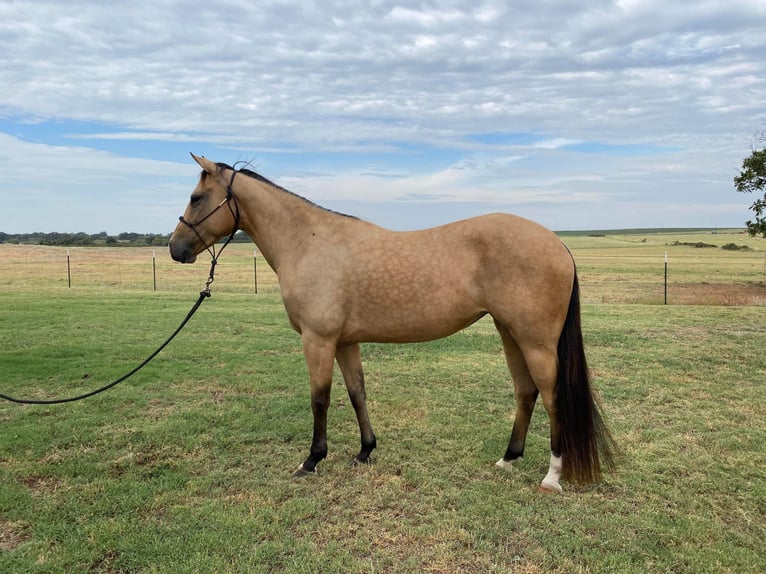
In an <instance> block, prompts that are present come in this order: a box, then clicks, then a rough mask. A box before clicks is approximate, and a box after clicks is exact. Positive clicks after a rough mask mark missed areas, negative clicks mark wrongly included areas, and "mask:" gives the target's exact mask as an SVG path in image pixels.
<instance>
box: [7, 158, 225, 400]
mask: <svg viewBox="0 0 766 574" xmlns="http://www.w3.org/2000/svg"><path fill="white" fill-rule="evenodd" d="M234 175H236V171H235V172H234V174H232V176H231V181H230V182H229V185H228V187H227V189H226V199H225V200H224V201H223V202H221V203H220V204H219V205H218V207H216V208H215V209H214V210H213V213H214V212H215V211H217V210H218V208H220V207H221V206H222V205H223V204H224V203H229V202H230V200H231V202H232V203H234V208H233V209H232V207H231V205H229V210H230V211H231V213H232V215H233V216H234V229H232V231H231V234H229V237H228V238H227V239H226V241H225V242H224V244H223V245H222V246H221V249H219V250H218V253H217V254H216V252H215V246H213V247H212V249H211V246H208V245H205V248H206V249H207V250H208V252H210V254H211V255H212V256H213V260H212V261H211V262H210V274H209V275H208V278H207V281H206V282H205V288H204V289H203V290H202V291H200V293H199V298H198V299H197V301H196V303H194V305H193V306H192V308H191V309H190V310H189V312H188V313H187V314H186V317H184V319H183V321H181V324H180V325H178V327H177V328H176V330H175V331H173V333H172V334H171V335H170V337H168V338H167V339H166V340H165V342H164V343H162V345H160V346H159V347H158V348H157V350H156V351H154V352H153V353H152V354H151V355H149V356H148V357H147V358H146V359H144V361H143V362H142V363H141V364H140V365H138V366H137V367H135V368H134V369H133V370H132V371H130V372H128V373H126V374H124V375H123V376H121V377H120V378H119V379H117V380H115V381H112V382H111V383H109V384H108V385H104V386H103V387H100V388H98V389H96V390H95V391H90V392H88V393H84V394H82V395H77V396H76V397H68V398H66V399H49V400H35V399H18V398H15V397H11V396H8V395H5V394H3V393H0V399H5V400H6V401H11V402H12V403H18V404H22V405H60V404H63V403H73V402H75V401H81V400H83V399H87V398H88V397H92V396H93V395H97V394H99V393H103V392H104V391H108V390H109V389H111V388H112V387H115V386H117V385H119V384H120V383H121V382H123V381H124V380H126V379H129V378H130V377H132V376H133V375H135V374H136V373H137V372H138V371H140V370H141V369H143V368H144V367H145V366H146V365H147V364H148V363H149V362H150V361H151V360H152V359H154V357H156V356H157V355H159V354H160V351H162V350H163V349H164V348H165V347H167V346H168V345H169V344H170V341H172V340H173V339H175V337H176V335H178V333H180V332H181V329H183V328H184V327H185V326H186V323H188V322H189V319H191V318H192V316H193V315H194V313H196V312H197V309H199V308H200V306H201V305H202V302H203V301H204V300H205V299H207V298H208V297H210V296H211V293H210V285H212V283H213V281H214V280H215V266H216V265H217V264H218V258H219V257H220V256H221V253H223V250H224V249H226V246H227V245H228V244H229V243H230V242H231V240H232V239H234V235H235V234H236V233H237V230H238V229H239V204H238V203H237V199H236V198H235V197H234V193H233V192H232V189H231V184H232V183H234ZM210 215H212V213H210V214H208V215H207V216H205V217H204V218H203V219H202V220H200V221H198V222H197V223H196V224H192V223H188V222H187V221H186V220H184V219H183V217H181V218H180V220H181V221H182V222H183V223H185V224H186V225H187V226H188V227H190V228H191V229H192V230H193V231H194V232H195V233H196V234H197V236H198V237H199V232H198V231H197V230H196V229H195V226H196V225H199V224H200V223H202V221H204V220H205V219H207V218H208V217H210ZM200 239H202V238H201V237H200ZM203 244H205V242H204V241H203Z"/></svg>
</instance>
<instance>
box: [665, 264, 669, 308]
mask: <svg viewBox="0 0 766 574" xmlns="http://www.w3.org/2000/svg"><path fill="white" fill-rule="evenodd" d="M667 304H668V252H667V251H666V252H665V305H667Z"/></svg>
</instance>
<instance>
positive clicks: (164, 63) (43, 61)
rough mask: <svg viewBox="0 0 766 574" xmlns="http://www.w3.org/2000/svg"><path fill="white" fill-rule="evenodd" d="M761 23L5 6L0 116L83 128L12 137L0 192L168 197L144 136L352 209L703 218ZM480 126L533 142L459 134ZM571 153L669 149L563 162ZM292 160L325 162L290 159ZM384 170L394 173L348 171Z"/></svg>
mask: <svg viewBox="0 0 766 574" xmlns="http://www.w3.org/2000/svg"><path fill="white" fill-rule="evenodd" d="M764 28H766V5H764V3H763V2H761V1H759V0H750V1H744V0H736V1H732V0H726V1H724V0H717V1H708V2H698V3H668V2H664V1H660V0H651V1H648V0H647V1H641V2H632V1H619V2H603V1H595V0H589V1H585V2H580V3H575V4H573V3H571V2H564V1H563V0H562V1H553V2H546V3H537V4H535V3H523V4H519V3H511V2H505V1H501V0H483V1H479V2H465V1H458V0H449V1H447V2H434V1H429V0H426V1H424V2H420V3H418V4H416V5H415V4H407V3H401V2H394V1H391V0H380V1H376V2H370V3H365V4H359V3H349V2H344V1H340V0H337V1H335V0H327V1H324V2H318V1H314V2H312V1H308V2H285V1H279V2H277V1H263V2H258V3H253V2H246V1H244V0H227V1H226V2H216V3H208V4H198V3H189V2H181V1H170V0H157V1H155V2H152V3H151V4H150V5H149V4H138V3H123V4H121V5H120V6H119V7H115V5H113V4H110V3H105V2H92V1H85V0H73V1H72V2H67V3H62V2H58V1H53V0H50V1H35V2H32V1H31V0H29V1H20V2H4V3H0V46H3V47H4V48H3V50H2V55H0V76H2V78H3V90H0V121H2V118H3V117H5V118H10V120H9V121H11V122H16V123H19V122H23V121H37V122H43V123H45V122H56V121H62V120H63V121H67V122H77V121H80V122H89V123H94V124H98V126H99V129H97V130H90V132H93V131H95V132H97V133H87V134H82V133H76V132H73V133H70V134H65V135H68V136H70V137H69V138H68V142H69V143H70V144H71V145H62V143H61V141H60V140H57V141H56V142H55V144H52V143H50V142H42V143H48V144H49V145H47V146H46V145H42V144H41V143H40V142H38V143H37V144H34V145H33V144H32V142H31V141H27V140H25V139H24V138H23V137H21V136H18V137H12V138H11V135H9V134H12V132H8V134H6V135H5V136H4V137H2V138H0V162H2V164H3V167H4V168H5V169H6V171H7V170H9V169H14V167H12V166H15V169H16V172H15V173H16V175H13V176H11V177H10V178H6V179H5V181H4V182H3V183H0V193H10V192H12V191H13V190H12V189H11V188H10V187H8V186H9V185H16V182H17V181H26V182H30V181H35V180H39V181H41V182H54V181H56V182H58V184H59V185H62V186H63V185H65V182H69V183H72V184H74V183H76V182H78V181H81V179H82V178H83V177H87V178H89V180H93V181H99V182H101V183H102V184H103V187H109V186H111V185H112V184H113V182H115V181H125V182H132V184H133V185H134V186H136V187H137V188H141V189H146V187H145V185H147V183H146V182H147V181H150V180H151V178H152V177H156V176H158V175H159V173H158V171H159V172H161V173H162V174H163V176H165V177H169V178H172V177H177V178H179V180H181V181H184V185H185V184H186V182H187V179H186V178H187V175H186V174H187V168H185V167H182V166H181V165H177V164H176V163H175V161H176V160H175V159H174V161H172V162H151V161H148V160H134V159H131V158H130V157H129V156H130V155H131V152H130V151H129V148H128V147H127V146H129V145H134V146H141V145H147V144H150V143H151V144H157V143H158V142H162V143H165V144H167V145H176V144H179V143H188V145H189V147H190V148H192V149H191V150H189V151H195V149H194V148H195V147H196V146H198V145H200V144H203V143H204V144H207V145H208V146H214V149H218V150H221V152H222V153H223V154H224V155H225V154H226V153H230V154H231V156H229V157H218V158H213V159H216V160H222V161H234V160H236V159H238V158H237V157H236V154H237V153H243V154H246V155H247V154H252V153H255V154H256V155H258V154H263V155H265V156H266V159H265V160H264V161H265V165H266V166H270V165H272V164H270V163H269V162H270V161H271V158H272V157H273V156H275V155H276V154H277V153H280V152H281V153H282V154H284V155H286V156H288V155H289V156H290V159H289V160H286V159H283V160H282V162H281V163H280V165H279V168H278V173H277V175H281V176H284V177H285V178H286V180H287V181H294V182H295V184H296V185H297V186H298V187H299V188H300V189H296V191H302V190H304V191H305V192H310V191H312V186H316V188H315V191H314V193H316V194H317V196H318V197H322V198H324V197H327V198H328V199H330V200H333V201H334V200H343V199H344V198H351V197H353V198H356V197H358V190H359V189H365V190H366V191H365V195H364V197H365V198H366V199H367V200H369V201H373V200H375V199H378V200H381V201H383V200H385V201H395V200H396V198H400V197H404V198H412V197H416V196H420V197H429V198H434V197H440V198H444V201H446V202H452V203H456V202H461V201H469V200H475V201H479V200H481V201H487V202H489V203H493V202H495V203H496V202H498V201H506V200H507V201H508V202H511V201H515V205H517V206H523V204H524V203H525V202H535V200H537V201H538V202H543V203H544V202H550V201H553V200H554V199H555V200H556V201H557V202H558V201H559V200H560V201H567V198H569V200H570V201H571V202H572V204H573V206H574V207H573V211H572V215H573V216H574V215H576V214H577V213H578V212H577V206H578V205H582V204H584V203H587V202H591V204H590V205H589V206H588V207H587V210H588V212H587V213H585V211H582V221H591V219H592V218H593V217H596V216H597V215H598V213H599V202H601V203H602V204H603V205H605V206H606V207H605V209H604V210H603V211H601V213H602V217H603V218H604V219H605V220H607V222H608V220H609V219H610V218H611V217H612V216H613V214H614V209H615V208H614V204H610V203H609V200H610V198H611V199H614V198H617V199H615V201H619V198H620V197H621V195H620V194H621V193H624V190H629V192H630V193H632V194H636V195H643V196H644V197H646V199H647V201H646V203H645V204H646V205H648V204H650V203H651V202H652V201H656V202H658V203H663V202H665V201H667V197H668V196H669V195H671V194H675V193H683V194H685V195H684V197H686V198H688V199H689V200H690V201H698V202H701V204H702V205H718V204H720V203H721V201H728V198H729V196H727V195H726V194H728V193H729V187H730V184H729V182H730V181H731V178H732V177H733V175H735V173H734V172H735V170H736V168H737V166H738V164H739V162H740V161H741V158H742V156H743V155H745V154H746V153H747V151H748V149H749V144H750V137H751V134H752V132H754V131H755V130H756V129H758V127H759V126H760V122H761V119H762V118H763V117H764V115H766V114H765V113H764V109H763V102H764V101H766V62H765V61H764V58H763V54H764V53H766V39H765V36H766V35H764V34H763V30H764ZM101 127H103V129H100V128H101ZM482 133H522V134H532V135H533V136H534V138H532V139H531V140H530V142H531V143H530V142H527V143H519V144H515V145H514V144H508V143H497V144H490V143H486V144H481V143H477V142H474V141H472V140H471V138H470V136H471V135H473V134H482ZM587 142H597V143H601V144H607V145H612V144H621V145H625V144H643V145H653V146H669V147H674V148H676V149H678V150H679V151H677V152H675V153H673V154H659V155H658V156H656V157H650V158H624V157H622V158H621V157H604V155H603V154H602V155H599V154H591V155H589V154H582V153H574V152H572V151H567V147H568V146H571V145H572V144H575V143H587ZM118 144H121V145H122V146H123V147H121V148H119V149H118V148H117V147H115V146H117V145H118ZM110 146H111V147H110ZM419 146H426V147H429V148H431V149H438V150H443V151H444V152H445V154H446V155H445V157H446V158H447V159H445V160H444V161H443V162H441V163H438V162H436V161H431V162H430V163H427V166H426V167H422V168H420V167H418V166H417V161H416V157H413V156H416V154H415V153H413V154H411V155H410V154H408V153H407V150H408V149H409V148H410V147H412V148H418V147H419ZM94 148H97V149H94ZM397 148H398V149H399V151H400V153H399V154H398V155H397V154H395V153H392V152H393V151H396V150H397ZM98 149H101V151H98ZM133 149H138V147H135V148H133ZM134 153H135V154H136V155H141V156H142V157H146V154H137V152H134ZM434 153H435V152H434ZM25 154H26V155H25ZM306 154H325V156H327V157H329V156H333V159H331V160H328V159H325V163H321V161H320V160H319V159H313V160H312V163H311V165H304V163H305V162H306V161H308V160H307V159H306V157H305V155H306ZM372 154H379V155H380V157H381V159H380V160H379V161H378V162H371V161H370V160H369V155H372ZM232 156H233V157H232ZM339 156H344V161H343V162H341V161H340V160H338V159H337V157H339ZM360 156H364V157H362V158H361V159H360ZM455 156H458V158H457V159H456V157H455ZM177 161H186V158H183V160H181V159H180V158H178V160H177ZM461 162H462V163H461ZM168 163H169V164H170V165H166V164H168ZM469 165H472V166H473V167H472V168H471V169H468V168H467V166H469ZM83 166H87V169H83ZM163 169H164V171H163ZM194 171H195V168H194V167H193V166H192V168H191V170H189V173H192V174H193V173H194ZM306 171H314V172H317V171H318V172H322V173H324V174H333V177H328V178H319V179H307V178H304V179H301V177H300V174H301V173H302V172H306ZM383 172H385V173H396V174H399V175H400V176H401V177H396V178H392V177H381V176H375V177H371V176H369V175H365V174H369V173H383ZM86 173H87V174H88V175H87V176H86V175H85V174H86ZM268 175H271V176H274V175H275V174H268ZM70 179H71V181H70ZM702 180H704V181H707V182H711V181H713V182H718V184H717V187H716V186H712V185H703V186H699V185H698V184H697V182H698V181H702ZM283 183H284V182H283ZM149 185H151V184H149ZM586 186H591V187H592V188H593V189H586ZM125 189H127V188H125ZM333 190H334V191H333ZM333 194H334V195H333ZM535 194H536V195H535ZM716 194H722V195H721V197H724V196H726V197H727V199H725V200H720V199H716V197H717V196H716ZM735 197H736V196H735ZM690 212H691V210H690ZM702 212H704V210H700V213H702ZM640 213H641V212H640V211H638V210H634V216H635V217H636V218H638V217H640ZM645 213H646V217H645V219H649V218H650V216H651V215H653V214H655V212H654V211H652V210H648V209H647V210H645ZM746 215H747V214H746V213H744V214H743V216H742V219H744V218H746ZM735 220H736V219H735ZM642 221H643V220H642ZM644 223H646V224H647V225H651V222H650V221H644ZM606 224H607V223H604V224H601V225H599V227H604V226H605V225H606ZM4 225H6V222H5V220H4V218H2V219H0V227H3V226H4Z"/></svg>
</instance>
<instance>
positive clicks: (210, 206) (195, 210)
mask: <svg viewBox="0 0 766 574" xmlns="http://www.w3.org/2000/svg"><path fill="white" fill-rule="evenodd" d="M191 155H192V157H193V158H194V161H196V162H197V163H198V164H199V165H200V167H202V174H201V175H200V177H199V182H198V183H197V187H195V188H194V191H193V192H192V194H191V199H190V200H189V205H187V206H186V211H184V214H183V216H182V217H180V218H179V219H180V221H179V223H178V225H177V226H176V228H175V230H174V231H173V235H171V237H170V243H169V247H170V256H171V257H172V258H173V259H174V260H176V261H180V262H181V263H194V261H196V259H197V255H198V254H199V253H201V252H202V251H204V250H205V249H209V248H210V246H212V245H214V244H215V243H216V242H217V241H218V240H219V239H221V238H222V237H225V236H226V235H230V234H231V233H234V232H235V231H236V229H235V228H236V226H237V213H238V208H236V205H234V206H232V205H231V203H232V196H231V195H230V191H227V190H229V189H230V185H231V179H233V175H234V172H232V171H231V170H230V169H229V168H228V167H224V166H222V165H219V164H216V163H214V162H212V161H210V160H209V159H205V158H204V157H197V156H196V155H194V154H191ZM234 203H236V201H234ZM227 204H229V205H228V207H229V208H228V209H226V208H224V206H225V205H227ZM235 210H236V211H235Z"/></svg>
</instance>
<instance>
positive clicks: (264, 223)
mask: <svg viewBox="0 0 766 574" xmlns="http://www.w3.org/2000/svg"><path fill="white" fill-rule="evenodd" d="M240 209H242V211H243V214H244V217H243V218H242V223H241V227H242V229H243V230H244V231H245V232H246V233H247V234H248V235H249V236H250V238H251V239H252V240H253V241H254V242H255V244H256V245H257V246H258V249H259V250H260V251H261V253H262V254H263V257H264V258H265V259H266V261H267V262H268V263H269V265H270V266H271V268H272V269H274V270H275V271H278V268H279V265H280V264H281V263H282V262H283V261H284V260H285V259H286V258H287V257H289V255H290V254H291V253H295V251H296V250H297V249H298V246H299V245H300V244H301V242H302V241H303V239H304V237H305V236H306V235H307V234H308V233H310V229H311V225H310V222H311V220H312V219H313V218H314V217H316V213H315V212H316V210H317V209H318V208H317V207H316V206H313V205H312V204H310V203H309V202H307V201H305V200H303V199H302V198H300V197H298V196H296V195H293V194H291V193H289V192H285V191H282V190H280V189H277V188H274V187H272V186H270V185H268V184H265V183H261V182H258V181H249V182H248V187H247V189H246V191H245V193H244V194H243V196H242V198H241V200H240Z"/></svg>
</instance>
